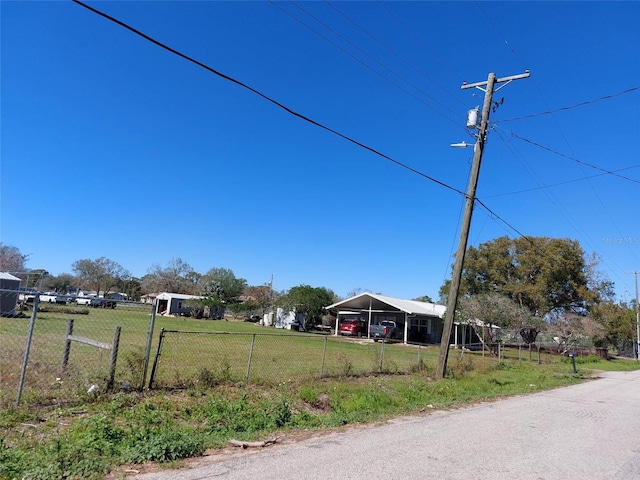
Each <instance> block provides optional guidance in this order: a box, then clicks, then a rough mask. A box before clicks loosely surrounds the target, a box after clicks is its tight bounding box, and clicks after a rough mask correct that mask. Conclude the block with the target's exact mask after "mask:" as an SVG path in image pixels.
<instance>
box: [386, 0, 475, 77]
mask: <svg viewBox="0 0 640 480" xmlns="http://www.w3.org/2000/svg"><path fill="white" fill-rule="evenodd" d="M378 5H380V6H381V7H382V8H383V9H384V10H385V11H386V12H387V13H388V14H389V16H390V17H391V18H393V19H394V20H395V21H396V22H398V23H399V24H400V25H402V27H403V28H405V29H406V30H407V31H408V32H409V33H410V34H411V36H412V37H413V38H415V39H416V41H417V42H418V43H419V44H420V45H422V47H424V48H425V49H426V50H427V51H429V53H431V55H433V56H434V57H436V58H437V59H438V61H439V62H440V63H441V64H442V65H444V66H446V67H447V68H448V69H449V70H450V71H451V73H453V74H454V75H456V76H457V77H458V79H459V80H460V83H462V82H464V78H463V77H462V75H460V74H459V73H458V72H457V71H456V70H455V69H454V68H453V67H451V65H449V64H448V63H447V62H446V61H445V60H444V59H442V58H441V57H440V55H438V54H437V53H436V52H435V51H434V50H432V49H431V47H430V46H429V45H427V43H426V42H425V41H424V40H422V38H420V36H419V35H418V34H416V33H415V32H414V31H413V30H412V29H411V28H410V27H409V26H408V25H407V24H406V23H404V22H403V21H402V20H400V19H399V18H398V16H397V15H395V14H394V13H393V12H392V11H391V10H389V8H388V7H387V6H386V5H385V4H384V3H383V2H380V1H378Z"/></svg>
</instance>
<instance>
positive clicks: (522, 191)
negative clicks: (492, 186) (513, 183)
mask: <svg viewBox="0 0 640 480" xmlns="http://www.w3.org/2000/svg"><path fill="white" fill-rule="evenodd" d="M638 167H640V164H638V165H632V166H630V167H624V168H620V169H617V170H613V172H622V171H623V170H631V169H632V168H638ZM605 175H609V174H608V173H598V174H596V175H590V176H588V177H583V178H575V179H573V180H567V181H566V182H558V183H552V184H550V185H542V186H540V187H535V188H525V189H524V190H517V191H515V192H505V193H496V194H494V195H486V196H484V197H483V198H495V197H505V196H507V195H517V194H520V193H527V192H533V191H538V190H544V189H545V188H553V187H560V186H562V185H567V184H569V183H576V182H582V181H584V180H588V179H591V178H597V177H603V176H605Z"/></svg>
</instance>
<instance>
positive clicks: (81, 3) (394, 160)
mask: <svg viewBox="0 0 640 480" xmlns="http://www.w3.org/2000/svg"><path fill="white" fill-rule="evenodd" d="M72 1H73V2H74V3H76V4H78V5H80V6H81V7H84V8H86V9H87V10H90V11H91V12H93V13H95V14H97V15H100V16H101V17H103V18H106V19H107V20H109V21H111V22H113V23H115V24H117V25H120V26H121V27H123V28H125V29H127V30H129V31H130V32H132V33H134V34H136V35H138V36H139V37H142V38H144V39H145V40H147V41H149V42H151V43H153V44H154V45H157V46H158V47H160V48H163V49H164V50H167V51H168V52H170V53H173V54H174V55H177V56H178V57H180V58H183V59H184V60H187V61H188V62H191V63H193V64H195V65H197V66H199V67H201V68H204V69H205V70H207V71H209V72H211V73H213V74H214V75H217V76H219V77H221V78H223V79H225V80H228V81H230V82H232V83H235V84H236V85H238V86H240V87H242V88H245V89H247V90H249V91H250V92H252V93H254V94H256V95H258V96H259V97H261V98H263V99H264V100H266V101H268V102H269V103H272V104H273V105H275V106H277V107H278V108H281V109H282V110H284V111H286V112H287V113H289V114H291V115H293V116H295V117H297V118H299V119H301V120H304V121H305V122H308V123H310V124H312V125H315V126H316V127H319V128H321V129H323V130H326V131H327V132H329V133H332V134H334V135H336V136H338V137H340V138H342V139H344V140H346V141H348V142H350V143H353V144H354V145H357V146H358V147H360V148H363V149H365V150H367V151H369V152H371V153H373V154H375V155H378V156H379V157H382V158H384V159H385V160H388V161H389V162H391V163H394V164H396V165H398V166H400V167H402V168H404V169H406V170H409V171H410V172H413V173H415V174H417V175H420V176H421V177H424V178H426V179H427V180H430V181H432V182H434V183H436V184H438V185H440V186H442V187H445V188H447V189H449V190H451V191H454V192H456V193H458V194H460V195H463V196H464V195H466V194H465V193H464V192H463V191H461V190H458V189H457V188H455V187H452V186H451V185H448V184H446V183H444V182H442V181H440V180H437V179H436V178H433V177H431V176H429V175H427V174H425V173H423V172H421V171H419V170H416V169H415V168H413V167H410V166H409V165H407V164H405V163H402V162H400V161H398V160H396V159H394V158H392V157H390V156H388V155H385V154H384V153H381V152H379V151H378V150H376V149H375V148H373V147H370V146H368V145H365V144H364V143H362V142H359V141H357V140H355V139H353V138H351V137H349V136H347V135H345V134H343V133H340V132H339V131H337V130H334V129H333V128H331V127H328V126H326V125H324V124H322V123H320V122H317V121H315V120H313V119H311V118H309V117H307V116H306V115H303V114H301V113H298V112H296V111H294V110H292V109H291V108H289V107H287V106H286V105H284V104H282V103H280V102H278V101H277V100H275V99H273V98H271V97H269V96H268V95H266V94H264V93H262V92H260V91H259V90H257V89H255V88H253V87H251V86H249V85H247V84H245V83H243V82H241V81H240V80H236V79H235V78H233V77H230V76H229V75H226V74H224V73H222V72H219V71H218V70H216V69H214V68H212V67H210V66H208V65H206V64H204V63H202V62H200V61H199V60H196V59H194V58H192V57H190V56H188V55H186V54H184V53H182V52H180V51H178V50H176V49H174V48H172V47H170V46H168V45H166V44H164V43H162V42H160V41H159V40H156V39H155V38H153V37H150V36H149V35H147V34H145V33H143V32H141V31H140V30H137V29H136V28H134V27H132V26H130V25H128V24H126V23H124V22H123V21H121V20H118V19H117V18H115V17H112V16H111V15H108V14H106V13H104V12H101V11H100V10H98V9H96V8H94V7H91V6H90V5H87V4H85V3H83V2H81V1H80V0H72Z"/></svg>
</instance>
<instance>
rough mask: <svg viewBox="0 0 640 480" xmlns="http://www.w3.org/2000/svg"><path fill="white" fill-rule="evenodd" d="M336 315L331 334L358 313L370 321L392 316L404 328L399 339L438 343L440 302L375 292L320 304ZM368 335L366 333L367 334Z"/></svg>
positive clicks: (443, 310)
mask: <svg viewBox="0 0 640 480" xmlns="http://www.w3.org/2000/svg"><path fill="white" fill-rule="evenodd" d="M324 308H325V310H328V311H329V312H331V313H332V314H333V315H335V316H336V324H335V330H334V335H336V336H337V335H338V328H339V326H340V322H341V321H342V320H344V319H345V318H352V317H360V318H362V319H363V320H365V321H366V322H367V325H368V328H367V332H369V330H370V327H371V325H372V324H377V323H380V322H381V321H383V320H392V321H394V322H396V325H397V326H398V327H401V328H402V329H403V331H404V334H403V342H404V343H405V344H406V343H408V342H412V343H440V339H441V338H442V324H443V322H442V318H443V317H444V313H445V311H446V307H445V306H444V305H437V304H435V303H428V302H419V301H417V300H405V299H403V298H395V297H387V296H385V295H378V294H375V293H369V292H365V293H361V294H360V295H356V296H355V297H351V298H347V299H346V300H342V301H340V302H337V303H334V304H333V305H329V306H327V307H324ZM368 335H369V334H368Z"/></svg>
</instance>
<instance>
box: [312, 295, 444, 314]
mask: <svg viewBox="0 0 640 480" xmlns="http://www.w3.org/2000/svg"><path fill="white" fill-rule="evenodd" d="M389 307H391V308H389ZM324 308H325V310H337V309H340V310H357V311H362V312H365V311H369V310H371V311H373V310H376V311H401V312H404V313H407V314H409V315H428V316H431V317H439V318H442V317H443V316H444V313H445V311H446V310H447V307H445V306H444V305H437V304H435V303H428V302H419V301H417V300H405V299H404V298H395V297H387V296H385V295H378V294H376V293H370V292H365V293H361V294H360V295H356V296H355V297H351V298H347V299H346V300H342V301H340V302H337V303H334V304H333V305H329V306H327V307H324Z"/></svg>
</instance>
